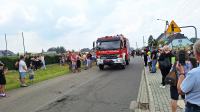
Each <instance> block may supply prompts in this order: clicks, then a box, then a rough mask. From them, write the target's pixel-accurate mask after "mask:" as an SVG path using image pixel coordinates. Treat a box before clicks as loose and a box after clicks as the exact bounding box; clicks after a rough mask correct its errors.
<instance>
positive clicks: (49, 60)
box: [0, 56, 59, 70]
mask: <svg viewBox="0 0 200 112" xmlns="http://www.w3.org/2000/svg"><path fill="white" fill-rule="evenodd" d="M18 59H19V58H18V57H17V56H15V57H0V61H2V62H3V63H4V64H5V65H6V66H7V67H8V69H9V70H15V62H16V61H17V60H18ZM26 60H27V59H26ZM45 62H46V65H48V64H55V63H58V62H59V56H45Z"/></svg>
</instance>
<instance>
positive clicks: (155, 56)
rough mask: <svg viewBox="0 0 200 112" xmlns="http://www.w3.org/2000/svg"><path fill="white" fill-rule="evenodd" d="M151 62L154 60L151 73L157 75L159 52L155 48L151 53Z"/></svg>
mask: <svg viewBox="0 0 200 112" xmlns="http://www.w3.org/2000/svg"><path fill="white" fill-rule="evenodd" d="M151 60H152V68H151V73H156V63H157V51H156V49H155V48H154V49H153V51H152V53H151Z"/></svg>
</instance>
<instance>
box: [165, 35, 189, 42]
mask: <svg viewBox="0 0 200 112" xmlns="http://www.w3.org/2000/svg"><path fill="white" fill-rule="evenodd" d="M168 39H169V41H168V42H167V44H169V43H171V42H172V41H173V40H174V39H188V38H187V37H186V36H185V35H184V34H181V33H176V34H173V35H170V36H168Z"/></svg>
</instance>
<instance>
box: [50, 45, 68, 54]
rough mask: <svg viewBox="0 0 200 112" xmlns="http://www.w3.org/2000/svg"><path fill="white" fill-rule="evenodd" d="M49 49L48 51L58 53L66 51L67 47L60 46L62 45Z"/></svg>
mask: <svg viewBox="0 0 200 112" xmlns="http://www.w3.org/2000/svg"><path fill="white" fill-rule="evenodd" d="M47 51H48V52H49V51H56V53H65V52H66V49H65V48H64V47H63V46H60V47H51V48H49V49H48V50H47Z"/></svg>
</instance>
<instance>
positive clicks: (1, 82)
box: [0, 61, 8, 97]
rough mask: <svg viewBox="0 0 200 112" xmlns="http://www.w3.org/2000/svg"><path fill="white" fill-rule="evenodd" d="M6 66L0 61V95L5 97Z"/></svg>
mask: <svg viewBox="0 0 200 112" xmlns="http://www.w3.org/2000/svg"><path fill="white" fill-rule="evenodd" d="M7 71H8V68H7V67H5V65H4V64H3V63H2V62H1V61H0V97H6V93H5V85H6V77H5V75H6V73H7Z"/></svg>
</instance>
